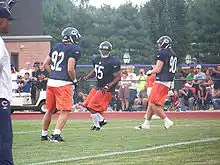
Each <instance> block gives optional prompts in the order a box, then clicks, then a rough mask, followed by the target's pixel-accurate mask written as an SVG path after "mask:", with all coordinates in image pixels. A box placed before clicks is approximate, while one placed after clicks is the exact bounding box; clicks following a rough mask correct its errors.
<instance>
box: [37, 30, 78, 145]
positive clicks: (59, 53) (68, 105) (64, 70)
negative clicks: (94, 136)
mask: <svg viewBox="0 0 220 165" xmlns="http://www.w3.org/2000/svg"><path fill="white" fill-rule="evenodd" d="M80 37H81V35H80V34H79V32H78V30H77V29H75V28H73V27H68V28H66V29H64V30H63V32H62V43H58V44H56V45H55V46H54V47H53V48H52V49H51V51H50V53H49V56H47V57H46V59H45V61H44V66H45V69H46V70H47V71H48V72H49V73H50V76H49V79H48V83H47V90H46V108H47V112H46V114H45V115H44V118H43V126H42V127H43V128H42V134H41V140H48V128H49V125H50V121H51V117H52V114H53V111H54V110H55V109H57V110H60V111H61V112H60V116H59V117H58V119H57V123H56V128H55V130H54V133H53V134H52V138H51V141H54V142H60V141H63V139H62V137H61V136H60V134H61V131H62V129H63V127H64V125H65V124H66V122H67V119H68V116H69V113H70V112H71V110H72V84H74V83H76V73H75V66H76V62H77V61H78V60H79V58H80V55H81V49H80V47H79V46H78V44H79V40H80Z"/></svg>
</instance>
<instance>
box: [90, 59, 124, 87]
mask: <svg viewBox="0 0 220 165" xmlns="http://www.w3.org/2000/svg"><path fill="white" fill-rule="evenodd" d="M93 66H94V68H95V73H96V79H97V86H96V87H97V89H101V88H103V87H104V86H105V85H106V84H109V83H110V82H112V81H113V79H114V76H113V74H114V73H115V72H118V71H120V70H121V62H120V59H119V58H116V57H111V56H109V57H107V58H101V56H96V57H95V58H94V59H93ZM114 88H115V87H114V86H113V87H112V88H111V89H110V90H109V91H113V90H114Z"/></svg>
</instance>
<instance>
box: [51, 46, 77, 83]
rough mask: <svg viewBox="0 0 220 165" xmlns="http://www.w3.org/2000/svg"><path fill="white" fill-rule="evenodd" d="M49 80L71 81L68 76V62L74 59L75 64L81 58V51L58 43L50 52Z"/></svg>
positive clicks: (75, 47)
mask: <svg viewBox="0 0 220 165" xmlns="http://www.w3.org/2000/svg"><path fill="white" fill-rule="evenodd" d="M49 56H50V58H51V64H50V68H51V73H50V78H51V79H55V80H64V81H72V80H71V78H70V76H69V74H68V70H67V67H68V60H69V58H74V59H75V60H76V62H77V61H78V60H79V58H80V56H81V49H80V47H79V46H77V45H72V44H64V43H58V44H56V45H55V46H54V47H53V48H52V49H51V51H50V53H49Z"/></svg>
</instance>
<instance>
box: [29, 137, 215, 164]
mask: <svg viewBox="0 0 220 165" xmlns="http://www.w3.org/2000/svg"><path fill="white" fill-rule="evenodd" d="M217 140H219V138H206V139H201V140H194V141H186V142H178V143H171V144H165V145H160V146H154V147H149V148H143V149H137V150H125V151H119V152H110V153H105V154H97V155H90V156H81V157H73V158H67V159H60V160H51V161H45V162H39V163H32V164H29V165H44V164H52V163H61V162H69V161H76V160H83V159H90V158H98V157H106V156H113V155H122V154H127V153H136V152H142V151H152V150H157V149H163V148H168V147H175V146H181V145H187V144H194V143H203V142H212V141H217Z"/></svg>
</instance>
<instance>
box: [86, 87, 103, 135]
mask: <svg viewBox="0 0 220 165" xmlns="http://www.w3.org/2000/svg"><path fill="white" fill-rule="evenodd" d="M96 92H97V90H96V89H95V88H93V89H92V90H91V91H90V92H89V95H88V96H87V98H86V100H85V102H84V103H83V104H82V105H83V106H84V107H86V109H87V110H88V111H89V112H90V115H91V118H92V121H93V126H92V127H91V130H93V131H99V130H100V123H99V118H100V116H99V114H98V113H97V111H95V110H94V109H92V108H90V107H88V105H89V104H90V102H91V100H92V98H93V97H94V96H95V94H96Z"/></svg>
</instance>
